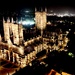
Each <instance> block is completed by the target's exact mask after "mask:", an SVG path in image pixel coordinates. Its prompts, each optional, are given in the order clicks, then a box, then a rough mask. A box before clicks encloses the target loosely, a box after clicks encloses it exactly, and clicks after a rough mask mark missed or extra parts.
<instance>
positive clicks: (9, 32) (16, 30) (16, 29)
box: [3, 18, 23, 45]
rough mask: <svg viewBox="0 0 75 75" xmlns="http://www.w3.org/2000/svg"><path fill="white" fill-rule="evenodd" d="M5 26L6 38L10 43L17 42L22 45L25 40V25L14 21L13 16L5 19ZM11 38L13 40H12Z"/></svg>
mask: <svg viewBox="0 0 75 75" xmlns="http://www.w3.org/2000/svg"><path fill="white" fill-rule="evenodd" d="M3 27H4V40H5V41H6V42H7V43H8V44H12V43H13V44H16V45H20V44H22V41H23V27H22V25H21V24H17V23H14V20H13V18H12V19H11V22H10V19H9V18H8V19H7V21H5V20H4V19H3ZM11 38H12V40H13V41H11Z"/></svg>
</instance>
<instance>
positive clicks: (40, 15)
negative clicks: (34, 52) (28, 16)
mask: <svg viewBox="0 0 75 75" xmlns="http://www.w3.org/2000/svg"><path fill="white" fill-rule="evenodd" d="M46 13H47V9H46V8H45V11H43V10H42V9H41V11H37V9H36V8H35V24H36V27H37V29H40V30H41V35H43V29H45V28H46V23H47V19H46Z"/></svg>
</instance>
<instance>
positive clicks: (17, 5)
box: [0, 0, 75, 12]
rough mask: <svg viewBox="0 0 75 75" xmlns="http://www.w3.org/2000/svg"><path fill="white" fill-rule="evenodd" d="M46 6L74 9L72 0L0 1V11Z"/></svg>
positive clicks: (74, 4)
mask: <svg viewBox="0 0 75 75" xmlns="http://www.w3.org/2000/svg"><path fill="white" fill-rule="evenodd" d="M34 7H47V8H50V9H54V10H56V11H58V10H69V11H75V2H74V0H10V1H8V0H6V1H3V0H2V1H1V2H0V12H2V11H3V12H5V11H18V10H21V9H23V8H34Z"/></svg>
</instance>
